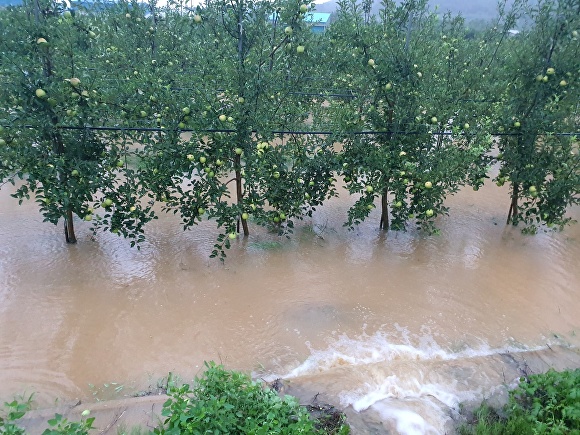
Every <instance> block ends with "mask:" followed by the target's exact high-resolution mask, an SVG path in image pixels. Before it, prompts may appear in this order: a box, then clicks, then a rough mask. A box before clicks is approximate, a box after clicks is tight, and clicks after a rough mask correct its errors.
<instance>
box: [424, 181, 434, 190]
mask: <svg viewBox="0 0 580 435" xmlns="http://www.w3.org/2000/svg"><path fill="white" fill-rule="evenodd" d="M432 187H433V183H431V182H430V181H425V189H431V188H432Z"/></svg>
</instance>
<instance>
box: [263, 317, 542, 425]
mask: <svg viewBox="0 0 580 435" xmlns="http://www.w3.org/2000/svg"><path fill="white" fill-rule="evenodd" d="M395 329H396V331H397V332H396V333H386V332H384V331H377V332H375V333H373V334H366V333H364V334H361V335H360V336H358V337H349V336H347V335H341V336H339V337H338V338H337V339H336V340H334V341H332V342H331V343H330V344H329V346H328V347H327V348H325V349H314V348H312V347H310V351H311V355H310V356H309V357H308V358H307V359H306V360H305V361H304V362H303V363H302V364H300V365H298V366H297V367H295V368H293V369H292V370H290V371H289V372H288V373H287V374H285V375H283V376H276V375H272V376H271V377H270V378H271V379H273V378H276V377H281V378H283V379H285V380H287V381H288V382H289V383H290V384H292V383H296V384H308V385H311V386H312V385H314V388H317V390H316V391H324V392H325V393H327V394H330V395H331V396H334V397H338V398H339V400H340V405H341V406H343V407H350V408H352V409H353V410H354V411H356V412H358V413H364V412H368V411H369V410H370V411H372V412H373V413H374V414H375V415H376V416H379V419H380V420H381V422H382V423H383V424H384V425H385V427H387V428H389V430H391V431H395V432H396V433H399V434H404V435H412V434H443V433H446V432H448V430H449V424H450V423H451V420H452V417H454V416H455V417H456V416H457V415H458V413H459V404H460V403H462V402H473V401H481V400H482V399H484V398H485V397H488V396H489V395H491V394H493V393H495V392H496V390H497V389H498V385H500V384H501V382H498V379H497V376H498V375H499V373H497V372H494V370H497V366H496V365H497V362H498V360H499V359H501V358H504V359H505V358H514V356H517V355H518V354H524V353H528V352H530V351H538V350H541V349H544V348H546V346H536V347H533V348H529V347H522V346H519V347H514V346H510V345H506V346H504V347H501V348H492V347H490V346H488V345H486V344H485V343H481V344H480V345H479V346H478V347H476V348H465V349H462V350H458V351H453V350H451V349H449V348H445V347H443V346H441V345H439V344H438V343H437V341H436V340H435V339H434V338H433V336H431V335H429V334H427V333H425V334H422V335H414V334H411V333H410V332H409V331H408V330H407V329H406V328H403V327H400V326H398V325H396V328H395ZM508 356H509V357H508ZM507 376H508V377H509V376H511V377H510V378H504V379H503V383H504V384H508V385H512V386H514V385H516V384H517V380H518V379H519V374H515V375H510V374H507ZM310 389H311V390H312V387H310ZM376 416H375V417H374V418H375V419H376V418H377V417H376Z"/></svg>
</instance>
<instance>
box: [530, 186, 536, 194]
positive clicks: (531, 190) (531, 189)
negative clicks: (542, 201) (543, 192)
mask: <svg viewBox="0 0 580 435" xmlns="http://www.w3.org/2000/svg"><path fill="white" fill-rule="evenodd" d="M528 191H529V192H530V193H535V192H537V191H538V189H536V186H530V187H529V189H528Z"/></svg>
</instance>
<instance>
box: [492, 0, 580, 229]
mask: <svg viewBox="0 0 580 435" xmlns="http://www.w3.org/2000/svg"><path fill="white" fill-rule="evenodd" d="M524 12H525V13H524V18H525V22H527V23H529V24H528V25H527V26H526V27H525V28H524V29H523V30H522V31H521V32H520V33H519V34H518V35H517V36H515V37H513V38H511V40H510V41H509V46H508V47H506V52H505V57H504V58H505V60H506V62H505V66H504V68H505V69H504V71H505V81H504V83H505V87H504V89H503V92H502V95H501V106H500V107H499V110H498V119H497V125H498V127H497V128H498V130H499V131H501V132H502V134H503V135H502V136H501V137H500V141H499V154H498V156H497V161H498V162H499V164H500V170H499V174H498V176H497V177H496V182H497V184H498V185H503V184H504V183H506V182H508V183H509V184H510V196H511V203H510V208H509V213H508V219H507V220H508V223H512V224H513V225H517V224H518V223H520V222H522V223H523V224H524V225H525V228H524V231H526V232H535V231H537V228H538V227H539V225H541V224H546V225H547V226H549V227H552V226H555V227H559V228H562V227H563V226H564V225H565V224H566V223H567V222H569V220H570V218H568V217H566V210H567V208H568V207H569V206H570V205H572V204H577V203H578V202H579V201H580V196H579V192H580V158H579V155H578V142H577V138H576V137H575V136H574V135H573V133H577V132H578V131H579V130H580V128H579V123H578V101H579V97H580V95H579V89H580V87H579V86H578V77H579V74H580V63H579V61H578V59H580V43H579V38H578V30H579V29H580V5H579V4H578V2H577V1H573V0H544V1H540V2H537V4H530V5H527V7H526V8H525V11H524ZM570 133H572V134H570Z"/></svg>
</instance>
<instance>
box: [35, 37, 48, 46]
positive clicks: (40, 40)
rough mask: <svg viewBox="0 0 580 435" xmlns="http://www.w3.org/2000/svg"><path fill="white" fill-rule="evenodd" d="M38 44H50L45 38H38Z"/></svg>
mask: <svg viewBox="0 0 580 435" xmlns="http://www.w3.org/2000/svg"><path fill="white" fill-rule="evenodd" d="M36 43H37V44H38V45H44V44H48V42H47V41H46V39H44V38H38V39H37V40H36Z"/></svg>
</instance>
